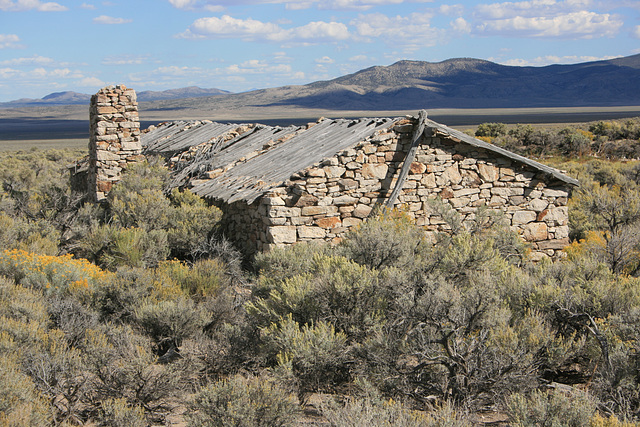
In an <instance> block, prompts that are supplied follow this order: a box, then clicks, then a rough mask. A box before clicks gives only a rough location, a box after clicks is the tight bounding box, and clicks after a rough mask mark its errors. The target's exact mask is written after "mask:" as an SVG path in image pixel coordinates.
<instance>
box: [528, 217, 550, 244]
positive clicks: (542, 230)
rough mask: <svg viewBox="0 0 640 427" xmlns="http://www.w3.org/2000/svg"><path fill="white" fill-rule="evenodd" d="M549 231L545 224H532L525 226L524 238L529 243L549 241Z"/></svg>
mask: <svg viewBox="0 0 640 427" xmlns="http://www.w3.org/2000/svg"><path fill="white" fill-rule="evenodd" d="M548 231H549V230H548V227H547V224H545V223H544V222H532V223H529V224H527V225H525V226H524V228H523V230H522V237H524V239H525V240H527V241H529V242H536V241H539V240H547V238H548V237H549V232H548Z"/></svg>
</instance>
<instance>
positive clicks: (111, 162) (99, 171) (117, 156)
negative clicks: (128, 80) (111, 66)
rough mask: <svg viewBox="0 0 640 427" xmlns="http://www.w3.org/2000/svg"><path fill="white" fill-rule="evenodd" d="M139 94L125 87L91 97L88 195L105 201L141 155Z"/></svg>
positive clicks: (110, 89)
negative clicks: (115, 184) (127, 168)
mask: <svg viewBox="0 0 640 427" xmlns="http://www.w3.org/2000/svg"><path fill="white" fill-rule="evenodd" d="M141 153H142V146H141V143H140V122H139V118H138V103H137V101H136V93H135V91H134V90H133V89H128V88H127V87H126V86H124V85H118V86H107V87H105V88H103V89H101V90H100V91H99V92H98V93H97V94H95V95H93V96H92V97H91V106H90V139H89V175H88V181H89V187H88V188H89V191H90V194H91V196H92V197H93V198H94V200H96V201H100V200H103V199H104V198H105V197H106V195H107V194H108V193H109V191H110V190H111V187H112V186H113V184H114V183H116V182H117V181H119V180H120V177H121V173H122V170H123V169H124V168H126V167H127V165H128V164H129V163H132V162H138V161H140V160H142V159H143V158H144V156H142V155H141Z"/></svg>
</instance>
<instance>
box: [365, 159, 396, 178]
mask: <svg viewBox="0 0 640 427" xmlns="http://www.w3.org/2000/svg"><path fill="white" fill-rule="evenodd" d="M388 171H389V166H388V165H387V164H385V163H375V164H372V163H365V164H364V165H362V176H364V177H365V178H376V179H384V178H386V176H387V172H388Z"/></svg>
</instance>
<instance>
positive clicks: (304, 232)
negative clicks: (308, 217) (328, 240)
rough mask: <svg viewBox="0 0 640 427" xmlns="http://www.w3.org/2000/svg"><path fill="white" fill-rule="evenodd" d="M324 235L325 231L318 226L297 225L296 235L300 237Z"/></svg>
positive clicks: (321, 236)
mask: <svg viewBox="0 0 640 427" xmlns="http://www.w3.org/2000/svg"><path fill="white" fill-rule="evenodd" d="M326 235H327V231H326V230H325V229H324V228H321V227H318V226H300V227H298V237H299V238H301V239H323V238H324V237H325V236H326Z"/></svg>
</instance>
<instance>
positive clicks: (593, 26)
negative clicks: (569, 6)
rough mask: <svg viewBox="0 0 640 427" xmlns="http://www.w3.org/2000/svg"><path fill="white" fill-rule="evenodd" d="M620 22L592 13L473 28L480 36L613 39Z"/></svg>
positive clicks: (516, 19) (520, 19)
mask: <svg viewBox="0 0 640 427" xmlns="http://www.w3.org/2000/svg"><path fill="white" fill-rule="evenodd" d="M622 24H623V23H622V20H620V19H618V18H616V17H614V16H612V15H609V14H603V15H599V14H597V13H595V12H588V11H582V12H573V13H569V14H565V15H558V16H554V17H523V16H516V17H514V18H508V19H497V20H494V21H487V22H485V23H483V24H480V25H479V26H477V27H476V30H477V31H478V32H479V33H481V34H483V35H503V34H504V35H510V36H516V37H561V38H594V37H605V36H609V37H610V36H613V35H615V34H616V33H618V31H619V30H620V28H621V27H622Z"/></svg>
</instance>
